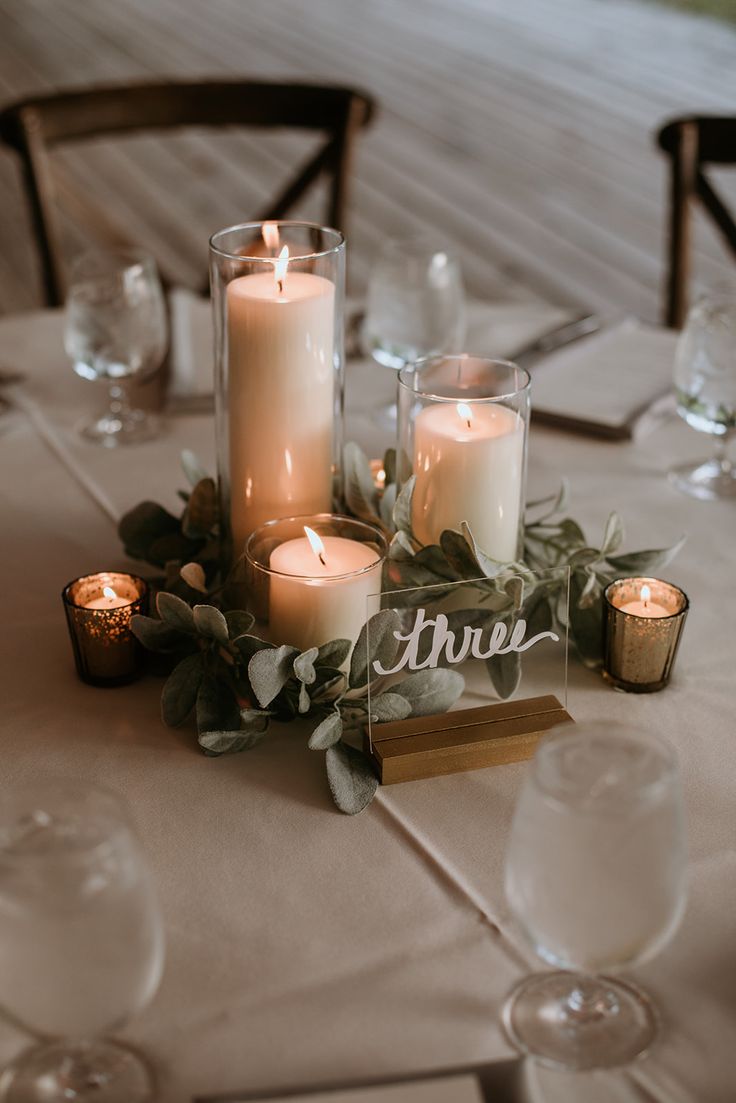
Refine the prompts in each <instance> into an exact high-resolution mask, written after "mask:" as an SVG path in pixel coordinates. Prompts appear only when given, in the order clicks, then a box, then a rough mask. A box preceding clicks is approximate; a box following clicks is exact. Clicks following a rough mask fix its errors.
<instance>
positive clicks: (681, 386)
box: [669, 291, 736, 499]
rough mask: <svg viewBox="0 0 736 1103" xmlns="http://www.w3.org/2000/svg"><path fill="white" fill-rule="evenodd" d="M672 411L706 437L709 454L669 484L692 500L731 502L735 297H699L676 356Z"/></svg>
mask: <svg viewBox="0 0 736 1103" xmlns="http://www.w3.org/2000/svg"><path fill="white" fill-rule="evenodd" d="M675 392H676V396H677V412H678V414H679V415H680V417H682V418H684V419H685V421H686V422H687V423H688V425H692V427H693V429H698V430H699V431H700V432H701V433H710V434H711V435H712V437H713V455H712V456H711V458H710V459H709V460H706V461H705V462H698V463H695V464H692V463H688V464H682V465H679V466H677V467H673V468H672V469H671V470H670V472H669V477H670V480H671V482H672V483H673V484H674V485H675V486H676V487H677V488H678V490H682V491H684V493H685V494H690V495H691V496H692V497H694V498H705V499H714V498H732V497H734V495H736V467H735V466H734V464H733V463H732V462H731V460H729V459H728V456H727V454H726V447H727V441H728V439H729V438H730V436H731V435H732V434H733V432H734V430H735V429H736V293H734V294H728V293H727V292H725V291H724V292H723V293H720V292H718V293H712V294H708V295H704V296H703V297H702V298H701V299H699V300H698V302H697V303H696V304H695V305H694V306H693V308H692V309H691V311H690V313H689V314H688V317H687V321H686V322H685V327H684V329H683V331H682V334H681V335H680V339H679V341H678V343H677V350H676V353H675Z"/></svg>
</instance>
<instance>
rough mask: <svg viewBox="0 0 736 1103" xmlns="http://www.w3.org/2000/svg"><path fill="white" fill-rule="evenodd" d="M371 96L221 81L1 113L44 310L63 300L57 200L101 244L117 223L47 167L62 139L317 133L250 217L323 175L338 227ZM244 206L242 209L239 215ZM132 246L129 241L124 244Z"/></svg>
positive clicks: (113, 235)
mask: <svg viewBox="0 0 736 1103" xmlns="http://www.w3.org/2000/svg"><path fill="white" fill-rule="evenodd" d="M373 110H374V103H373V100H372V98H371V97H370V96H368V95H366V94H365V93H362V92H358V91H355V90H354V89H351V88H344V87H337V86H320V85H313V84H278V83H272V82H267V81H251V80H227V81H198V82H189V81H187V82H167V83H149V84H135V85H127V86H114V87H113V86H108V87H98V88H90V89H85V90H83V91H76V92H62V93H59V94H57V95H51V96H41V97H37V98H34V99H27V100H23V101H21V102H18V103H14V104H11V105H10V106H8V107H6V108H5V109H4V110H3V111H2V112H0V140H2V141H3V142H4V143H5V144H6V145H8V146H10V147H11V148H12V149H14V150H15V151H16V152H17V153H18V154H19V155H20V158H21V162H22V167H23V174H24V179H25V184H26V188H27V192H28V198H29V201H30V209H31V218H32V224H33V231H34V236H35V240H36V244H37V247H38V251H39V256H40V260H41V269H42V277H43V287H44V294H45V298H46V303H47V305H49V306H57V305H59V304H61V303H62V302H63V300H64V294H65V277H64V259H63V256H62V248H61V234H60V224H59V211H58V205H59V204H62V205H65V206H66V207H67V209H68V210H69V212H70V213H71V214H72V215H73V216H74V217H75V218H76V219H78V220H81V219H83V220H84V222H85V223H86V225H87V226H89V228H90V229H91V230H92V231H93V233H94V234H95V236H96V237H98V238H100V239H102V241H103V242H104V243H105V244H108V245H113V246H114V245H117V246H119V245H121V244H123V241H122V238H123V235H122V234H121V232H120V228H119V227H117V226H115V225H114V223H113V222H112V221H111V219H110V218H109V216H106V215H105V212H104V211H102V210H101V209H100V208H97V207H95V205H94V203H93V202H92V201H88V200H87V198H86V197H84V198H82V197H81V196H80V195H79V193H78V192H76V190H75V189H74V188H72V187H70V184H69V181H68V180H66V179H65V177H64V175H63V174H60V173H58V171H57V172H55V171H54V166H53V165H52V163H51V159H50V157H49V152H50V151H51V150H52V149H54V147H56V146H60V145H62V144H64V143H66V142H72V141H79V140H83V139H91V138H96V137H102V136H110V135H115V134H124V133H126V132H128V133H131V132H135V131H143V130H154V129H162V130H169V129H173V128H182V127H194V126H197V127H201V126H205V127H225V126H228V127H230V126H242V127H254V128H258V127H284V128H295V129H298V130H309V131H315V132H321V133H322V134H323V135H324V142H323V143H322V144H321V145H320V148H319V149H318V151H317V152H316V153H315V154H313V155H311V156H310V157H309V158H308V160H307V161H306V163H303V164H301V165H300V166H299V168H298V169H297V171H296V173H295V174H294V175H293V176H292V177H291V178H290V179H289V180H288V182H287V183H286V184H285V185H284V186H283V187H282V189H281V190H280V192H279V193H278V194H277V195H276V197H275V198H274V199H273V201H272V202H271V203H269V204H268V206H267V209H266V210H264V211H261V212H260V213H253V217H254V218H263V219H280V218H284V217H285V216H286V215H288V213H289V212H290V210H291V209H292V208H293V207H294V205H295V203H296V202H297V201H298V200H299V199H301V197H302V196H303V195H304V193H305V192H306V191H307V189H308V188H309V187H310V186H311V185H312V184H313V183H314V182H315V181H316V180H317V179H318V178H319V177H321V176H325V177H326V178H327V181H328V189H327V211H326V220H327V222H328V224H329V225H331V226H335V227H337V228H338V229H342V228H343V227H344V220H345V204H346V196H347V191H348V182H349V176H350V168H351V154H352V150H353V144H354V138H355V135H356V133H357V131H358V130H359V129H360V128H361V127H363V126H365V125H366V124H367V123H368V122H369V120H370V119H371V117H372V114H373ZM248 215H249V212H244V218H245V217H247V216H248ZM127 244H130V242H127Z"/></svg>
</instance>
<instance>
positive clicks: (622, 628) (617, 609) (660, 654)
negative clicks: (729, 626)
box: [603, 578, 689, 693]
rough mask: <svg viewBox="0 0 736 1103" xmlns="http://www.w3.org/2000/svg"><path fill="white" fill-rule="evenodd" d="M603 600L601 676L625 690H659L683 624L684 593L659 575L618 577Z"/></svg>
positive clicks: (671, 661) (668, 674) (667, 677)
mask: <svg viewBox="0 0 736 1103" xmlns="http://www.w3.org/2000/svg"><path fill="white" fill-rule="evenodd" d="M603 601H604V610H603V633H604V638H603V676H604V678H605V679H606V680H607V681H608V682H610V683H611V684H612V685H614V686H615V687H616V688H617V689H623V690H626V692H628V693H654V692H656V691H657V690H659V689H663V688H664V687H665V686H666V685H667V683H668V682H669V680H670V674H671V672H672V667H673V665H674V662H675V656H676V655H677V648H678V646H679V643H680V637H681V635H682V629H683V627H684V625H685V618H686V616H687V611H688V608H689V602H688V598H687V594H685V593H683V591H682V590H680V589H679V588H678V587H677V586H674V585H673V584H672V583H671V582H663V581H662V579H659V578H617V579H616V580H615V581H614V582H611V583H610V584H609V585H608V586H607V587H606V589H605V591H604V594H603Z"/></svg>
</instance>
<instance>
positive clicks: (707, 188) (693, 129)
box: [657, 115, 736, 329]
mask: <svg viewBox="0 0 736 1103" xmlns="http://www.w3.org/2000/svg"><path fill="white" fill-rule="evenodd" d="M657 142H658V144H659V146H660V148H661V149H662V150H664V152H665V153H666V154H667V156H668V157H669V159H670V200H669V204H670V206H669V242H668V270H667V289H666V301H665V324H666V325H668V326H673V327H675V328H676V329H679V328H680V327H681V326H682V325H683V323H684V321H685V316H686V314H687V307H688V283H689V279H690V253H691V222H692V212H693V208H694V206H695V204H696V202H697V203H700V205H701V206H702V208H703V209H704V210H705V211H706V212H707V214H708V215H709V216H710V217H711V219H712V220H713V222H714V223H715V225H716V227H717V228H718V230H719V231H720V233H721V235H722V237H723V240H724V241H725V243H726V245H727V246H728V248H729V250H730V251H731V253H733V256H734V258H736V220H735V219H734V216H733V215H732V214H731V212H730V211H729V210H728V208H727V207H726V205H725V204H724V202H723V200H722V199H721V197H720V196H719V195H718V194H717V192H716V191H715V189H714V187H713V185H712V183H711V181H710V180H709V179H708V177H707V176H706V174H705V171H704V170H705V168H706V166H708V165H736V118H727V117H723V116H715V115H714V116H708V115H705V116H692V117H689V118H681V119H672V120H670V122H668V123H667V124H666V125H665V126H663V127H662V128H661V130H659V131H658V132H657Z"/></svg>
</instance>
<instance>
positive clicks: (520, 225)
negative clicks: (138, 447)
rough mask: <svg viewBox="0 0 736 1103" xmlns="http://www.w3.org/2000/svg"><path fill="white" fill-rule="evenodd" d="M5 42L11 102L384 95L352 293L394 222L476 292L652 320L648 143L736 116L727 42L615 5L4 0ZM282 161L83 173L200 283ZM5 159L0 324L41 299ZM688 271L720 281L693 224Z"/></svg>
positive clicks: (106, 162)
mask: <svg viewBox="0 0 736 1103" xmlns="http://www.w3.org/2000/svg"><path fill="white" fill-rule="evenodd" d="M624 16H625V18H624ZM0 31H2V34H0V95H3V96H5V97H6V98H10V97H11V96H16V95H23V94H28V93H30V92H33V91H40V90H42V89H48V88H51V87H54V86H68V85H70V84H86V83H88V82H90V81H94V80H102V79H104V80H111V79H126V78H138V77H143V76H151V75H159V76H161V75H167V74H176V75H178V76H182V75H189V76H199V75H204V74H212V73H218V74H220V75H227V74H232V73H243V72H247V73H248V74H249V75H264V76H276V75H278V76H279V77H283V76H290V77H295V76H305V75H306V76H310V77H312V78H313V79H325V76H326V75H327V74H329V78H330V79H331V80H333V81H350V82H353V83H358V84H361V83H362V84H364V85H367V86H368V87H370V88H374V89H376V91H377V93H378V95H379V98H380V99H381V100H382V102H383V104H384V109H383V111H382V113H381V116H380V118H379V121H378V124H377V125H376V127H375V129H374V131H373V132H372V133H371V134H370V135H367V136H366V138H365V140H364V141H363V143H362V145H361V148H360V151H359V156H358V158H357V163H356V170H357V175H356V183H355V192H354V204H353V212H352V214H353V221H352V227H351V250H350V254H351V260H350V264H351V278H352V281H353V286H354V289H355V288H356V287H362V286H363V285H364V283H365V278H366V276H367V273H368V271H369V267H370V259H371V254H372V251H373V248H374V247H375V243H376V242H377V241H378V240H379V239H380V238H381V237H383V236H388V235H389V234H395V233H397V232H398V230H399V229H400V227H401V226H402V225H406V226H408V227H411V228H416V229H422V228H423V229H427V230H429V231H431V232H435V233H436V232H437V230H438V229H440V230H441V231H442V233H443V236H444V237H446V238H447V239H448V242H449V243H450V244H451V245H452V246H453V247H454V248H456V249H458V250H459V251H460V253H461V256H462V260H463V265H464V268H465V271H466V275H467V282H468V286H469V287H470V289H471V291H472V292H473V293H475V294H481V295H483V294H485V295H489V294H490V295H492V296H493V297H496V296H497V295H502V294H503V293H504V292H506V293H508V294H509V295H511V296H512V297H517V298H518V297H527V298H528V297H534V296H535V295H536V296H538V297H543V298H545V299H547V300H549V301H554V302H558V303H565V304H575V305H577V304H579V303H580V304H582V305H593V306H596V307H598V308H599V309H600V308H601V307H605V308H606V309H607V310H609V311H613V312H616V311H620V310H621V309H635V310H637V311H638V312H639V313H644V315H645V316H647V317H650V318H653V317H656V316H657V315H658V313H659V302H660V283H661V271H662V253H663V246H662V227H663V219H664V184H663V181H664V176H663V165H662V162H661V161H660V160H659V159H658V157H657V155H656V154H655V152H654V151H653V148H652V145H651V130H652V129H653V128H654V126H655V125H656V123H657V122H659V120H660V119H661V118H662V117H664V116H665V115H671V114H673V113H676V112H678V111H682V110H683V109H685V108H687V109H690V110H692V109H694V108H696V107H697V108H700V109H702V110H732V104H733V101H734V90H735V89H734V76H733V74H734V72H735V71H736V65H735V64H734V62H736V33H735V32H734V31H733V29H730V28H726V27H723V26H721V25H718V24H715V23H709V22H708V21H703V20H697V19H693V18H692V17H689V16H687V15H681V14H680V13H675V12H671V11H667V10H665V9H661V8H658V7H654V6H646V5H632V4H631V3H628V2H627V0H607V2H606V4H600V3H599V4H590V3H589V2H588V0H556V3H555V4H554V5H550V4H549V3H548V0H525V3H524V4H521V5H515V6H509V5H508V4H506V3H504V2H503V0H422V8H421V18H419V17H418V15H417V6H416V2H415V0H392V2H391V3H390V4H389V3H385V4H378V5H362V4H357V3H349V2H348V3H345V2H342V3H341V2H339V0H312V3H310V5H309V6H308V7H306V8H305V7H304V6H303V5H302V4H301V3H299V2H298V0H280V3H279V5H278V6H277V7H274V5H273V4H272V2H271V0H249V4H248V6H247V7H245V6H244V5H242V3H241V2H240V0H218V4H217V5H214V6H213V5H208V6H206V7H205V6H203V5H200V4H198V3H196V0H157V3H156V4H150V3H147V2H146V0H117V2H116V3H115V4H114V5H113V4H110V3H109V2H108V0H87V2H86V3H85V4H79V3H78V2H76V0H55V2H54V3H50V2H49V0H24V4H23V5H18V4H17V3H15V2H14V0H0ZM294 149H295V146H294V145H293V143H291V142H290V141H289V140H288V138H285V137H284V136H281V137H279V136H277V137H276V138H275V139H274V141H273V142H271V140H270V139H269V140H267V141H265V142H262V143H259V144H257V145H256V144H254V142H253V139H249V138H243V137H241V136H240V135H238V136H235V135H233V136H231V138H230V140H228V141H227V142H226V143H225V144H223V143H222V142H219V141H218V140H217V139H213V138H212V137H210V136H209V135H204V134H194V135H192V136H190V137H187V138H181V139H179V138H176V139H172V140H171V141H168V140H167V141H166V142H163V141H161V142H156V141H150V140H147V139H141V140H140V141H137V140H136V141H135V142H131V143H130V144H122V145H121V146H119V148H118V150H117V152H116V154H115V155H113V154H110V155H109V156H107V155H106V156H105V157H102V156H101V155H100V154H99V151H97V152H95V151H90V152H88V153H82V152H81V150H80V152H79V155H78V156H75V157H74V165H75V168H74V170H73V171H74V172H76V174H77V176H76V179H77V180H78V182H79V184H80V185H82V184H84V185H85V186H87V187H88V188H89V189H90V192H91V194H92V195H93V197H94V198H95V199H96V200H98V201H102V202H105V203H106V204H109V205H110V210H111V211H112V212H113V214H115V215H116V216H118V217H121V218H122V219H123V220H125V221H126V222H127V221H128V220H130V222H129V224H130V226H131V229H135V231H136V236H138V234H143V235H144V240H146V239H148V240H150V241H151V243H152V245H156V246H160V247H161V249H162V250H163V254H162V255H165V256H166V257H167V264H169V265H172V266H174V268H175V270H177V271H180V272H182V273H184V272H187V273H190V274H191V278H195V274H196V271H197V269H198V266H199V263H200V261H199V259H198V258H199V257H201V256H203V255H204V252H205V249H206V237H207V234H208V232H209V231H210V230H211V229H212V228H213V225H220V224H223V223H224V222H227V221H230V220H231V217H232V216H230V214H229V212H230V211H237V212H238V214H237V215H235V217H243V215H242V213H241V212H242V211H243V209H244V207H246V206H247V205H248V204H249V203H250V201H251V199H250V197H251V195H252V196H255V197H257V196H259V195H261V194H265V189H267V188H268V187H269V186H273V183H274V180H275V175H274V174H275V173H277V171H278V167H279V158H280V157H282V158H286V157H289V156H290V155H291V154H292V152H293V151H294ZM223 150H225V151H226V152H223ZM66 164H67V162H66V161H65V165H66ZM8 165H9V161H7V160H6V159H5V158H3V159H1V160H0V187H2V189H3V196H4V197H5V202H4V203H3V209H2V212H0V226H2V228H3V244H4V247H5V256H6V257H7V260H6V263H5V266H4V267H5V268H6V269H8V270H9V271H10V272H13V273H17V274H18V277H19V278H16V279H15V280H14V281H13V286H12V288H11V287H10V286H9V282H10V281H9V280H8V279H7V277H4V276H3V273H2V271H0V309H10V308H12V309H17V308H18V305H19V304H25V305H31V303H32V302H33V295H34V285H33V280H32V268H33V266H32V265H31V264H30V263H29V259H28V255H27V254H28V249H27V246H26V245H25V244H24V241H23V232H22V228H23V226H24V225H25V222H24V221H23V219H24V211H23V206H22V202H21V197H20V195H19V193H18V188H17V178H16V177H15V175H14V170H12V169H11V168H9V167H8ZM162 193H163V195H164V197H165V199H166V200H168V202H163V203H162V200H161V194H162ZM734 194H736V188H734ZM306 210H317V208H316V206H315V201H310V203H309V204H306V205H305V211H306ZM251 213H253V212H252V210H249V211H247V214H246V217H247V216H248V215H250V214H251ZM700 222H702V220H699V223H700ZM67 232H68V235H69V237H70V240H77V241H78V240H79V238H78V235H77V236H76V239H75V237H74V235H75V227H74V226H72V225H70V226H68V227H67ZM6 241H7V243H8V244H7V246H6ZM694 259H695V262H696V269H697V272H698V274H699V275H700V276H702V277H704V278H705V279H707V280H708V281H711V280H713V279H716V278H719V277H720V276H721V275H723V274H725V273H727V272H729V271H730V270H731V268H732V265H731V264H730V262H728V261H727V260H726V258H725V257H724V253H723V250H722V247H721V245H720V243H719V242H718V240H717V238H716V236H715V235H714V234H713V233H712V232H711V230H710V229H709V228H707V227H706V226H705V225H699V227H698V231H697V233H696V236H695V241H694Z"/></svg>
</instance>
